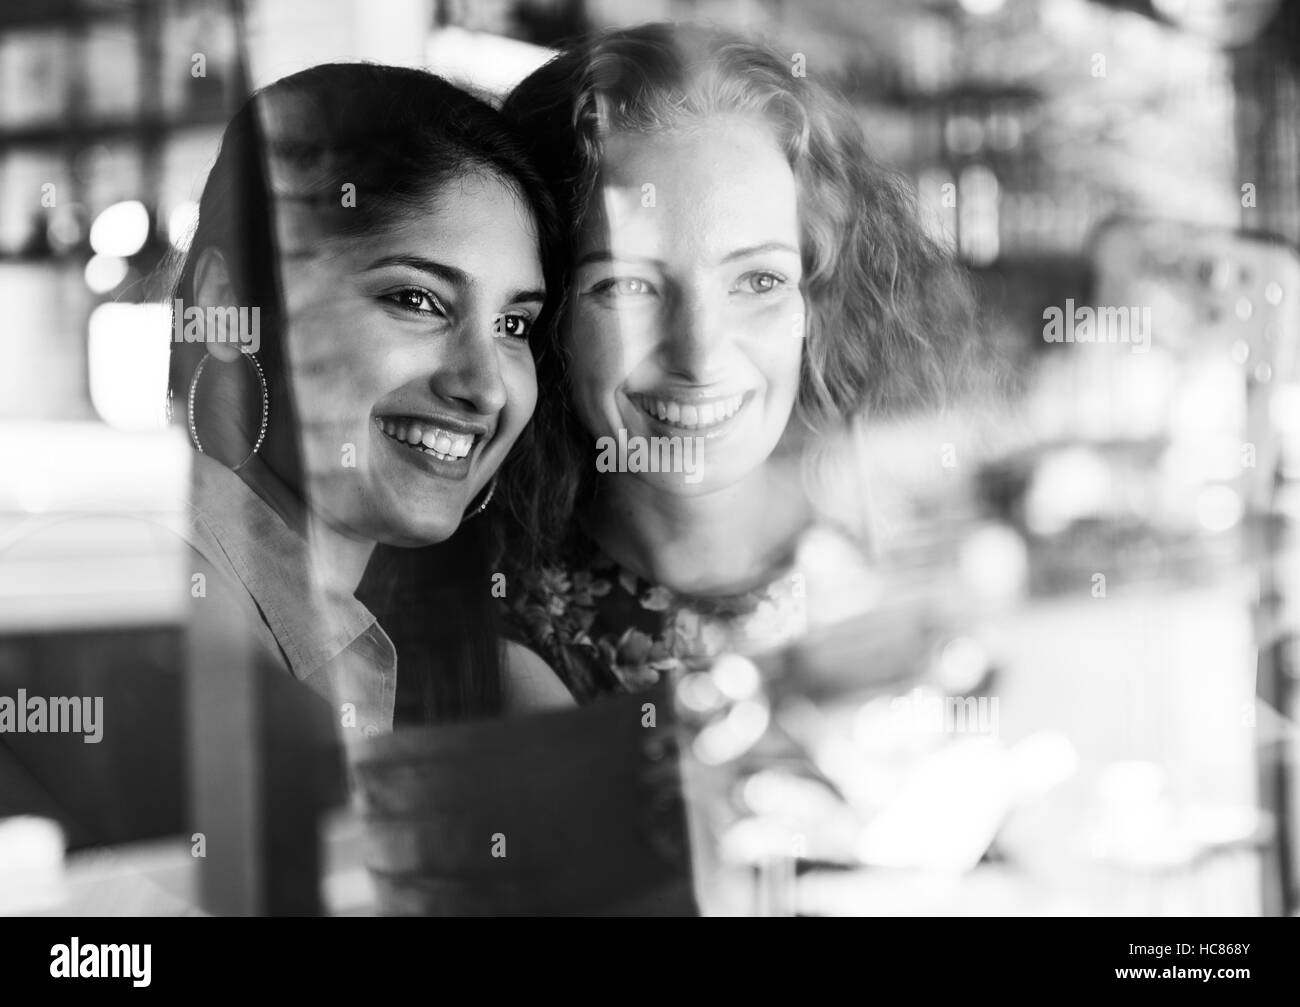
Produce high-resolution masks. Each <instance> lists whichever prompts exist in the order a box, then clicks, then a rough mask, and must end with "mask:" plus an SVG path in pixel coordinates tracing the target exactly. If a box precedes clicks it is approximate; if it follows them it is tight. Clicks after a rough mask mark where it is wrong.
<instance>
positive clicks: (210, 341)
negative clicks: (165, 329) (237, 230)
mask: <svg viewBox="0 0 1300 1007" xmlns="http://www.w3.org/2000/svg"><path fill="white" fill-rule="evenodd" d="M193 306H194V307H197V308H201V309H207V308H237V307H238V305H237V304H236V303H235V288H234V285H233V284H232V283H231V282H230V270H229V269H228V268H227V267H226V258H225V256H224V255H222V254H221V252H220V251H219V250H218V249H216V248H212V247H209V248H205V249H203V251H202V252H200V253H199V258H198V262H196V263H195V265H194V305H193ZM187 307H188V305H187ZM204 315H205V323H207V324H215V325H217V326H219V327H220V326H222V325H223V324H225V323H226V322H227V317H226V313H225V312H213V311H206V310H205V311H204ZM203 335H204V339H203V342H204V345H205V346H206V347H207V351H208V352H209V353H210V354H212V356H214V357H216V358H217V359H218V360H220V361H223V362H224V363H230V362H231V361H233V360H238V359H239V353H240V348H239V342H238V339H237V338H232V337H237V336H238V334H237V333H229V332H224V331H219V332H208V331H207V329H206V327H205V329H204V333H203Z"/></svg>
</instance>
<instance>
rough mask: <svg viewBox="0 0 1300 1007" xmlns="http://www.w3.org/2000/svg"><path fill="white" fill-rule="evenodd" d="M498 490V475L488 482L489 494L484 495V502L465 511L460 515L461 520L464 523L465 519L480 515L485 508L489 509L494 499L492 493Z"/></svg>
mask: <svg viewBox="0 0 1300 1007" xmlns="http://www.w3.org/2000/svg"><path fill="white" fill-rule="evenodd" d="M496 491H497V477H496V476H493V477H492V481H491V482H490V483H488V488H487V494H486V495H485V496H484V497H483V502H482V503H481V504H479V505H478V506H477V507H475V508H474V509H473V510H467V511H465V513H464V514H462V515H461V516H460V520H461V522H462V523H464V522H465V521H468V520H469V519H470V518H472V517H478V515H480V514H482V513H483V512H484V511H485V510H487V505H488V504H489V503H490V502H491V501H492V494H493V493H495V492H496Z"/></svg>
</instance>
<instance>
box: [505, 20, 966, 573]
mask: <svg viewBox="0 0 1300 1007" xmlns="http://www.w3.org/2000/svg"><path fill="white" fill-rule="evenodd" d="M792 69H793V66H792V62H791V59H790V57H789V56H787V55H786V54H783V53H781V52H780V51H779V50H777V49H775V48H772V47H771V46H769V45H766V44H764V43H760V42H756V41H753V40H750V39H746V38H743V37H741V36H738V35H735V34H733V33H730V32H727V31H725V30H722V29H718V28H715V27H712V26H706V25H699V24H675V23H657V24H648V25H642V26H639V27H636V28H630V29H616V30H609V31H604V32H600V33H596V34H594V35H592V36H589V37H587V38H585V39H583V40H582V41H580V42H578V43H577V44H575V45H573V46H572V47H571V48H568V49H567V50H565V51H564V52H562V53H561V54H560V55H559V56H557V57H555V58H554V59H552V60H551V61H550V62H549V63H547V64H546V65H545V66H543V67H541V68H540V69H539V70H537V71H535V72H534V73H533V74H532V75H531V76H529V77H528V78H527V79H525V80H524V81H523V82H522V83H521V84H519V86H518V87H517V88H516V89H515V90H514V91H513V92H512V93H511V95H510V96H509V97H508V99H507V100H506V102H505V106H504V108H503V111H504V113H505V114H506V116H507V118H508V119H510V120H511V121H512V122H513V123H514V124H515V125H516V126H518V127H519V129H520V130H521V131H522V133H523V134H524V139H525V142H526V144H527V145H528V147H529V148H530V151H531V154H532V157H533V159H534V161H535V162H536V164H537V166H538V167H539V169H540V170H541V172H542V174H543V175H544V176H545V177H546V179H547V181H548V183H549V184H550V186H551V188H552V191H553V193H554V196H555V201H556V203H557V205H558V207H559V208H560V211H561V214H562V216H563V217H564V221H565V224H566V226H567V236H566V242H565V245H564V247H565V254H566V256H567V261H566V262H565V263H563V267H564V268H563V269H562V272H563V274H564V280H565V282H566V289H565V290H564V298H565V300H567V297H568V290H567V282H568V280H569V274H570V266H571V264H572V263H573V261H574V257H575V252H576V248H577V242H578V237H579V235H580V233H581V229H582V224H583V221H584V218H585V216H586V213H587V208H588V204H589V202H590V200H591V198H592V195H593V192H594V189H595V186H596V183H597V177H598V174H599V171H600V165H601V157H602V148H603V141H604V139H605V138H606V137H608V136H610V135H612V134H615V133H628V132H631V133H644V132H658V131H661V130H668V129H676V128H683V127H691V126H696V125H700V124H704V123H707V122H708V121H709V120H710V119H713V118H715V117H718V116H722V115H744V116H750V117H754V118H755V119H757V120H759V121H761V122H762V123H764V124H765V125H766V126H767V127H768V128H769V129H771V130H772V133H773V135H774V137H775V139H776V140H777V142H778V143H779V145H780V147H781V149H782V150H783V151H784V153H785V156H786V158H787V160H788V162H789V164H790V167H791V170H792V172H793V174H794V178H795V182H796V186H797V191H798V213H799V221H800V228H801V232H802V234H801V251H802V255H803V266H804V278H803V281H802V292H803V295H804V301H805V304H806V306H807V307H806V311H807V315H806V319H805V329H804V331H805V339H804V351H803V362H802V369H801V377H800V389H799V396H798V401H797V404H796V414H797V415H798V416H799V417H801V418H802V419H803V421H804V422H805V423H806V424H807V425H808V426H809V427H810V428H811V429H812V430H813V431H816V432H829V431H830V430H831V429H833V428H835V427H836V425H837V424H840V423H843V422H844V421H845V420H848V419H860V418H861V417H862V416H863V415H864V414H871V415H882V414H896V413H899V412H901V411H907V410H909V409H913V408H918V407H919V408H927V407H930V408H933V407H935V406H938V405H942V404H943V403H944V402H945V401H946V400H947V398H948V392H949V389H950V387H951V386H952V384H953V381H952V379H953V377H954V376H955V375H957V374H959V373H960V372H961V371H962V370H963V368H964V367H965V366H966V362H967V361H968V359H969V356H970V354H971V353H972V351H973V349H974V340H973V327H974V298H973V296H972V293H971V287H970V284H969V281H968V280H967V278H966V275H965V271H964V270H963V269H962V268H961V267H960V266H959V265H958V264H957V263H956V262H955V261H954V259H953V257H952V256H951V254H950V253H949V252H948V251H947V250H946V249H944V248H943V247H941V246H940V245H939V244H938V243H936V242H935V241H934V240H933V239H931V237H929V235H928V234H927V233H926V231H925V230H924V228H923V227H922V226H921V224H920V221H919V218H918V215H917V211H916V204H915V199H914V194H913V190H912V188H911V186H910V185H909V183H908V182H907V181H906V179H905V178H904V177H903V176H902V175H901V174H899V173H897V172H896V171H893V170H891V169H889V168H886V167H884V166H882V165H881V164H880V163H878V162H877V161H876V160H874V159H873V158H872V157H871V156H870V154H869V153H868V150H867V145H866V141H865V139H864V136H863V131H862V128H861V125H860V123H859V121H858V118H857V116H856V114H855V113H854V110H853V108H852V106H850V105H849V104H848V103H847V102H846V101H845V100H844V99H843V98H842V97H840V96H838V95H837V94H835V93H833V92H831V91H830V90H828V89H827V88H825V87H822V86H821V85H819V84H818V83H816V82H815V81H813V80H812V79H810V78H807V77H803V76H795V75H794V73H793V72H792ZM559 314H560V315H562V314H563V309H561V312H560V313H559ZM534 354H535V357H536V361H537V366H538V385H539V387H540V388H541V389H542V396H541V401H540V402H539V404H538V408H537V412H536V413H535V415H534V419H533V423H532V425H531V426H530V428H529V430H528V432H526V434H525V435H524V437H522V438H521V439H520V442H519V443H518V445H517V446H516V450H515V454H514V457H513V458H512V459H511V460H510V462H509V463H508V464H507V465H506V466H505V467H504V469H505V470H504V472H503V479H504V480H505V481H506V485H505V486H504V487H503V488H504V492H505V494H506V497H507V499H508V501H509V502H510V505H511V509H512V511H513V513H514V515H515V517H516V519H517V520H518V521H519V524H520V526H521V527H520V530H521V532H522V533H523V535H524V537H525V539H526V540H527V541H528V542H529V543H531V545H532V548H533V550H534V556H535V557H536V558H537V559H540V560H542V561H549V560H550V559H552V558H553V557H554V556H555V554H556V550H557V549H558V548H559V547H560V546H561V545H562V544H563V540H564V538H565V530H566V529H567V528H568V527H569V524H570V519H571V518H572V516H573V514H574V512H575V509H576V508H579V507H581V506H582V505H583V503H584V502H585V501H587V500H589V499H590V496H591V493H592V491H593V490H594V486H595V480H596V473H595V466H594V464H592V461H591V454H592V451H593V450H594V449H593V447H592V443H591V438H590V437H586V436H584V431H583V428H582V425H581V423H580V421H579V420H578V417H577V416H576V414H575V413H574V411H573V409H572V407H571V405H570V403H569V401H568V396H567V394H566V391H567V387H568V385H567V372H568V368H567V359H566V356H567V355H566V350H565V347H564V345H563V342H562V325H556V326H554V327H552V328H551V330H550V331H549V333H547V334H546V335H545V336H544V337H543V338H540V339H538V341H537V342H536V344H535V346H534Z"/></svg>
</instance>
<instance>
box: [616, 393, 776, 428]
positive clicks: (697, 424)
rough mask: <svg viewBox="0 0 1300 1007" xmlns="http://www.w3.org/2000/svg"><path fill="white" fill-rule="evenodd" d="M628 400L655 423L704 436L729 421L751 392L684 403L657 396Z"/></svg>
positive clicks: (634, 397)
mask: <svg viewBox="0 0 1300 1007" xmlns="http://www.w3.org/2000/svg"><path fill="white" fill-rule="evenodd" d="M628 398H629V399H631V401H632V402H633V403H634V404H635V405H636V407H637V408H638V409H640V410H641V411H642V412H643V413H645V414H646V415H647V416H649V417H650V418H651V419H652V420H658V421H659V422H660V423H667V424H669V425H671V426H674V427H680V428H681V429H683V430H693V431H697V432H699V433H705V432H707V431H709V430H712V429H714V428H716V427H720V426H722V425H723V424H725V423H727V422H728V421H730V420H731V419H732V418H733V417H734V416H735V415H736V414H737V413H739V412H740V411H741V410H742V409H744V408H745V406H746V405H748V403H749V399H750V393H749V392H740V393H739V394H736V395H727V396H723V397H718V398H714V399H697V400H693V401H691V402H683V401H681V400H679V399H672V398H661V397H660V396H657V395H643V394H641V393H635V394H631V395H629V396H628Z"/></svg>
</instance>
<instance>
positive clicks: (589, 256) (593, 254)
mask: <svg viewBox="0 0 1300 1007" xmlns="http://www.w3.org/2000/svg"><path fill="white" fill-rule="evenodd" d="M590 262H641V263H644V264H646V265H648V266H654V267H655V268H657V269H663V268H664V262H663V260H662V259H655V258H652V257H650V256H648V255H623V254H618V255H615V254H614V253H613V252H611V251H610V250H609V249H608V248H597V249H594V250H592V251H590V252H587V253H586V254H585V255H582V256H580V257H579V258H578V262H577V265H579V266H585V265H587V264H588V263H590Z"/></svg>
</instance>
